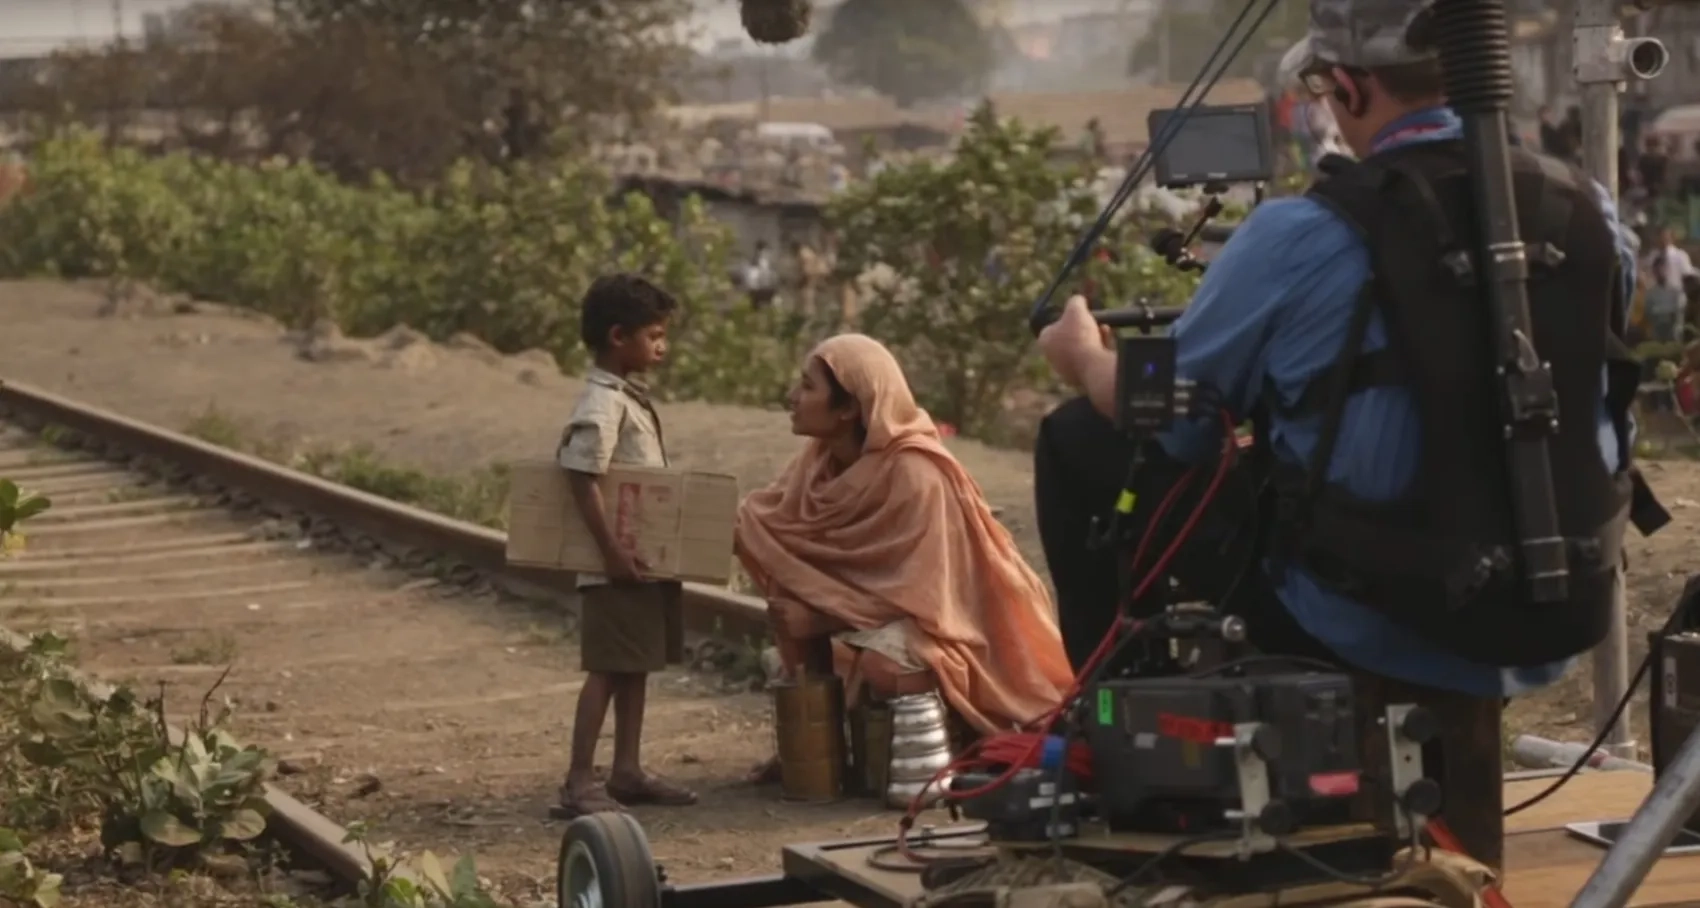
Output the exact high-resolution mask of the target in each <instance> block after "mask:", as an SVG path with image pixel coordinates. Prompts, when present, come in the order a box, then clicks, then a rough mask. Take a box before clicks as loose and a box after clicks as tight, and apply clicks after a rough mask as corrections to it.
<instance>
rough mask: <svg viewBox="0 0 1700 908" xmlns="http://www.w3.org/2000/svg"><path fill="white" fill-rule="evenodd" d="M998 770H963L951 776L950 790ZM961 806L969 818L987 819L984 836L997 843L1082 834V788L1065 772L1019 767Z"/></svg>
mask: <svg viewBox="0 0 1700 908" xmlns="http://www.w3.org/2000/svg"><path fill="white" fill-rule="evenodd" d="M1000 775H1002V774H1001V773H997V772H983V773H964V774H962V775H959V776H957V777H956V778H954V779H952V780H951V782H950V789H951V791H953V792H957V793H959V794H960V793H961V792H965V791H974V790H976V789H981V788H985V787H986V786H988V785H991V784H993V783H994V782H996V781H997V778H998V776H1000ZM1059 786H1060V788H1061V790H1062V796H1061V797H1060V798H1058V797H1057V790H1058V788H1059ZM959 806H960V807H961V810H962V815H963V816H965V817H967V818H968V819H970V820H983V821H985V823H986V835H987V837H989V838H990V839H991V840H992V841H995V842H1048V841H1053V840H1056V839H1069V838H1073V837H1075V836H1077V835H1079V834H1080V817H1081V809H1080V808H1081V803H1080V788H1079V786H1078V784H1077V783H1076V781H1075V779H1074V777H1073V776H1072V775H1070V774H1069V773H1066V772H1054V771H1050V770H1044V769H1022V770H1018V771H1017V772H1016V773H1015V775H1013V776H1011V777H1010V779H1009V781H1008V782H1005V783H1004V784H1002V785H999V786H998V787H997V788H995V789H993V790H992V791H989V792H987V793H986V794H983V795H980V796H978V797H973V798H967V799H964V800H963V801H961V802H960V803H959Z"/></svg>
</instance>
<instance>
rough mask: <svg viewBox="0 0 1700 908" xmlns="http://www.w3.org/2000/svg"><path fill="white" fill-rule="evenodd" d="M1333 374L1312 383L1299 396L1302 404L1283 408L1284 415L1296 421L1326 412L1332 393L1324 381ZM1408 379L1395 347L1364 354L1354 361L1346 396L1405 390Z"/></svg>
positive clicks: (1299, 402)
mask: <svg viewBox="0 0 1700 908" xmlns="http://www.w3.org/2000/svg"><path fill="white" fill-rule="evenodd" d="M1329 374H1331V373H1323V375H1319V376H1317V377H1316V378H1314V379H1312V380H1311V381H1310V383H1309V384H1307V385H1305V388H1304V390H1303V391H1302V392H1300V393H1299V399H1298V400H1296V401H1294V402H1293V404H1292V405H1291V406H1283V407H1281V415H1283V416H1287V417H1289V418H1296V417H1300V416H1309V415H1313V414H1316V413H1320V412H1322V408H1323V406H1324V405H1325V404H1326V403H1327V401H1328V390H1327V388H1326V387H1325V386H1324V383H1323V381H1322V379H1323V378H1325V377H1326V376H1328V375H1329ZM1407 375H1408V373H1407V372H1406V371H1405V367H1404V364H1403V361H1402V360H1400V359H1399V356H1398V354H1396V353H1394V352H1393V349H1392V348H1391V347H1383V348H1381V349H1380V350H1371V351H1369V352H1368V353H1361V354H1359V355H1358V356H1357V358H1356V359H1354V360H1353V361H1352V376H1351V380H1350V382H1349V384H1348V385H1347V388H1346V392H1347V394H1346V396H1347V397H1350V396H1352V395H1353V394H1356V393H1358V392H1359V391H1364V390H1367V389H1369V388H1389V387H1398V386H1401V385H1403V384H1405V381H1406V378H1407Z"/></svg>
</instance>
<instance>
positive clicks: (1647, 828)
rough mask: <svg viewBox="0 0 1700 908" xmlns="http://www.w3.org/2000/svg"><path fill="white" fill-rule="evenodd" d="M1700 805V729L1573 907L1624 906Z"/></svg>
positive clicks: (1683, 749) (1686, 745) (1601, 864)
mask: <svg viewBox="0 0 1700 908" xmlns="http://www.w3.org/2000/svg"><path fill="white" fill-rule="evenodd" d="M1696 809H1700V731H1696V732H1695V733H1694V734H1691V735H1689V736H1688V741H1687V742H1686V743H1684V744H1683V745H1682V749H1681V750H1679V751H1677V752H1676V757H1675V759H1673V760H1671V762H1670V765H1669V766H1666V767H1665V769H1664V772H1663V773H1661V774H1660V775H1659V781H1658V783H1657V784H1655V785H1654V786H1653V791H1652V793H1651V794H1649V795H1647V800H1645V801H1643V802H1641V807H1640V808H1639V809H1638V810H1636V811H1635V816H1633V817H1631V818H1630V820H1629V823H1628V824H1627V825H1625V826H1624V827H1623V831H1622V832H1621V833H1619V835H1618V839H1617V844H1615V845H1613V846H1612V847H1611V850H1610V851H1608V852H1606V856H1605V858H1604V859H1603V860H1601V861H1600V866H1598V867H1596V868H1594V874H1593V876H1590V877H1589V878H1588V882H1587V884H1585V885H1584V886H1583V887H1582V891H1581V892H1579V893H1577V895H1576V900H1575V901H1573V902H1571V903H1570V908H1624V906H1625V905H1627V904H1629V899H1630V898H1631V897H1633V896H1634V895H1635V890H1636V889H1638V888H1640V886H1641V882H1642V881H1643V880H1645V879H1646V878H1647V872H1648V871H1649V870H1651V869H1652V866H1653V862H1655V861H1657V860H1658V859H1659V858H1660V857H1661V856H1662V855H1663V854H1664V851H1665V849H1666V848H1669V847H1670V843H1671V840H1672V839H1675V838H1676V834H1677V833H1678V832H1679V831H1681V829H1682V826H1683V824H1684V823H1686V822H1687V821H1688V818H1689V817H1690V816H1693V814H1694V811H1695V810H1696Z"/></svg>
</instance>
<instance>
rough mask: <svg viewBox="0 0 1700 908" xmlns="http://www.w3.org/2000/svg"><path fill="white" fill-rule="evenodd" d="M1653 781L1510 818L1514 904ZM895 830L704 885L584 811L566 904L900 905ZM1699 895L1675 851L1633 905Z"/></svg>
mask: <svg viewBox="0 0 1700 908" xmlns="http://www.w3.org/2000/svg"><path fill="white" fill-rule="evenodd" d="M1549 781H1550V780H1549V779H1546V778H1533V779H1530V778H1523V779H1517V780H1508V781H1507V782H1506V785H1505V801H1506V803H1513V804H1514V803H1518V802H1520V801H1522V800H1524V799H1526V798H1528V797H1529V796H1530V795H1533V794H1535V793H1537V792H1539V791H1540V790H1541V789H1542V788H1544V787H1546V785H1547V784H1549ZM1651 789H1652V777H1651V776H1649V775H1646V774H1643V773H1636V772H1609V773H1585V774H1582V775H1579V776H1577V777H1576V778H1574V779H1572V780H1571V781H1570V783H1569V784H1567V785H1566V786H1565V787H1564V788H1562V789H1560V790H1559V791H1558V792H1557V793H1555V794H1554V795H1553V796H1552V797H1550V798H1548V799H1547V800H1546V801H1544V802H1542V803H1540V804H1538V805H1536V806H1534V807H1532V808H1530V809H1529V810H1526V811H1524V812H1522V813H1519V814H1517V815H1515V816H1512V817H1510V818H1508V819H1507V821H1506V828H1505V861H1506V873H1505V883H1504V886H1503V887H1502V891H1503V893H1504V895H1505V897H1506V901H1508V902H1509V903H1510V904H1511V905H1512V906H1515V908H1563V906H1567V905H1569V904H1570V901H1571V899H1572V898H1573V897H1574V896H1575V894H1576V892H1577V890H1579V889H1580V888H1581V886H1582V883H1583V882H1584V881H1585V880H1586V879H1587V877H1588V875H1589V873H1591V872H1592V871H1593V869H1594V867H1595V865H1596V864H1598V863H1599V860H1600V858H1601V856H1602V855H1603V854H1604V853H1605V852H1604V850H1603V849H1601V848H1599V847H1597V846H1594V845H1591V844H1588V843H1586V842H1583V841H1581V840H1578V839H1576V838H1574V837H1573V836H1571V835H1570V834H1569V833H1567V832H1566V831H1565V829H1564V826H1565V824H1567V823H1573V822H1581V821H1587V820H1605V819H1619V818H1627V817H1628V816H1629V815H1630V814H1632V813H1634V811H1635V808H1636V806H1637V805H1638V804H1639V803H1640V802H1641V801H1642V800H1643V799H1644V798H1646V796H1647V794H1648V792H1650V791H1651ZM976 834H977V833H976V829H975V827H959V828H954V829H949V830H944V831H941V832H935V833H933V834H932V836H931V837H930V838H929V839H928V840H927V847H928V849H929V850H930V851H931V852H932V853H934V854H942V853H948V851H949V850H950V849H951V848H952V847H966V846H970V845H973V844H975V843H976V841H977V840H976V839H975V838H974V837H975V835H976ZM894 845H895V840H894V839H892V838H881V839H867V840H847V841H841V842H816V843H809V844H799V845H790V846H787V847H786V848H785V849H784V850H783V852H782V853H781V855H780V864H781V872H780V873H778V874H774V875H772V876H765V877H756V878H747V879H733V880H723V881H714V882H704V883H683V884H681V883H674V882H672V881H669V880H667V879H666V875H665V873H664V871H663V869H662V868H660V867H658V866H657V865H656V863H655V860H654V858H653V856H652V855H651V853H650V850H649V843H648V841H647V839H646V838H645V836H644V834H643V830H642V828H641V827H640V826H639V825H638V823H637V821H636V820H634V819H632V818H631V817H630V816H628V815H625V814H596V815H593V816H590V817H585V818H581V819H580V820H577V821H574V822H573V823H572V824H571V825H569V826H568V828H567V833H566V835H565V837H564V838H563V841H562V843H561V854H560V866H559V878H558V884H557V885H558V893H559V896H560V905H561V908H779V906H784V905H805V904H812V903H822V902H832V901H843V902H847V903H849V904H851V905H855V906H858V908H899V906H903V905H907V904H909V903H910V902H911V900H913V899H914V898H915V897H916V896H918V895H920V894H921V892H922V891H923V890H922V886H921V875H920V874H919V873H917V872H915V871H914V870H913V869H910V870H908V871H903V870H896V869H886V868H890V867H894V866H898V865H899V864H900V863H901V862H900V861H893V860H891V858H893V857H895V855H894V852H895V848H894ZM1695 905H1700V855H1695V856H1684V857H1667V858H1664V859H1662V860H1660V861H1659V862H1658V863H1656V864H1655V865H1654V866H1653V869H1652V872H1651V873H1649V874H1648V875H1647V877H1646V878H1645V879H1644V880H1643V881H1642V883H1641V886H1640V888H1639V889H1638V890H1637V892H1636V894H1635V896H1634V898H1633V899H1632V900H1631V901H1630V902H1629V903H1628V905H1627V906H1626V908H1676V906H1695Z"/></svg>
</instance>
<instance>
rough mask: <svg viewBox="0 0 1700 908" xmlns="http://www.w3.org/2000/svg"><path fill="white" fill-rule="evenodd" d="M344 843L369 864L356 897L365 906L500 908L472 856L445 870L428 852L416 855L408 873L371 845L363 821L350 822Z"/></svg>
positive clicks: (396, 907)
mask: <svg viewBox="0 0 1700 908" xmlns="http://www.w3.org/2000/svg"><path fill="white" fill-rule="evenodd" d="M343 842H344V844H357V845H359V846H360V847H361V849H362V850H364V851H365V853H366V862H367V863H368V864H370V865H371V870H370V871H369V872H368V874H367V876H366V879H364V880H361V881H360V885H359V889H358V892H357V894H356V899H355V901H357V902H358V903H359V904H360V905H362V906H364V908H499V906H500V904H501V903H500V902H498V901H496V900H495V899H494V898H491V896H490V894H489V893H488V892H487V891H485V889H484V883H483V881H481V880H480V879H479V878H478V867H477V864H476V863H475V862H474V861H473V858H472V856H471V855H463V856H462V857H461V858H460V860H458V861H456V862H455V864H454V868H453V869H452V870H450V871H449V872H448V873H444V872H443V864H442V862H441V861H440V860H438V858H437V856H436V855H435V854H433V853H431V852H429V851H427V852H424V853H422V854H421V855H419V858H418V860H417V861H415V862H414V866H413V867H412V868H411V869H412V870H413V871H414V872H413V873H412V874H411V875H409V874H407V873H405V871H407V870H408V869H409V867H408V866H407V864H406V863H405V862H403V861H401V860H398V859H397V858H395V857H392V856H391V855H388V854H385V853H382V852H380V851H378V850H377V849H375V848H373V847H372V844H371V840H370V836H369V834H368V831H367V828H366V824H365V823H363V822H359V821H356V822H354V823H350V824H349V826H348V836H347V837H346V838H345V839H343Z"/></svg>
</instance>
